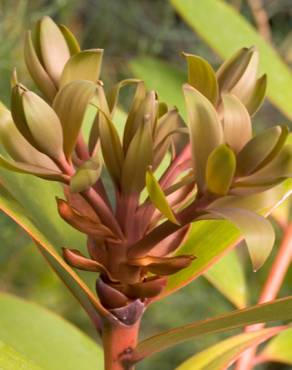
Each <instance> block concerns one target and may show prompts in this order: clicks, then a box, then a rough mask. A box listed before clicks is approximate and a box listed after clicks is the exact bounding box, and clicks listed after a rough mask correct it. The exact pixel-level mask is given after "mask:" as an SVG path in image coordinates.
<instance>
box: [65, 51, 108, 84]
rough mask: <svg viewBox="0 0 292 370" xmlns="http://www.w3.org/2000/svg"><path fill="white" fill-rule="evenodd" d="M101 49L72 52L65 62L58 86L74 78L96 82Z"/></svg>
mask: <svg viewBox="0 0 292 370" xmlns="http://www.w3.org/2000/svg"><path fill="white" fill-rule="evenodd" d="M102 56H103V49H92V50H83V51H80V52H79V53H77V54H74V55H73V56H72V57H71V58H70V59H69V60H68V62H67V63H66V65H65V67H64V70H63V73H62V76H61V81H60V87H63V86H65V85H66V84H67V83H69V82H72V81H76V80H88V81H92V82H97V81H98V80H99V76H100V69H101V63H102Z"/></svg>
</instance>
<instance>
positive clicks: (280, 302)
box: [132, 296, 292, 361]
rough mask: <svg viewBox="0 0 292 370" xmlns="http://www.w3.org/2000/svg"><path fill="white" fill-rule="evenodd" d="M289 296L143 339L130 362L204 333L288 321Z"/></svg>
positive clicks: (291, 300) (290, 312)
mask: <svg viewBox="0 0 292 370" xmlns="http://www.w3.org/2000/svg"><path fill="white" fill-rule="evenodd" d="M291 318H292V297H291V296H290V297H286V298H282V299H277V300H275V301H273V302H270V303H265V304H260V305H256V306H251V307H248V308H246V309H243V310H236V311H233V312H230V313H227V314H224V315H221V316H217V317H214V318H211V319H207V320H202V321H196V322H194V323H192V324H188V325H185V326H182V327H179V328H175V329H171V330H168V331H166V332H164V333H161V334H158V335H155V336H153V337H150V338H147V339H145V340H144V341H142V342H141V343H139V344H138V346H137V347H136V349H135V350H134V352H133V356H132V361H141V360H142V359H144V358H145V357H149V356H151V355H153V354H154V353H157V352H160V351H163V350H165V349H167V348H170V347H173V346H175V345H177V344H179V343H183V342H186V341H189V340H192V339H195V338H198V337H200V336H201V335H204V334H211V333H219V332H224V331H227V330H231V329H236V328H241V327H244V326H246V325H250V324H256V323H261V322H271V321H279V320H291Z"/></svg>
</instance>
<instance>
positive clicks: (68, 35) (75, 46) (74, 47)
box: [58, 24, 80, 55]
mask: <svg viewBox="0 0 292 370" xmlns="http://www.w3.org/2000/svg"><path fill="white" fill-rule="evenodd" d="M58 27H59V29H60V31H61V32H62V34H63V36H64V38H65V40H66V42H67V45H68V48H69V50H70V54H71V55H74V54H77V53H79V52H80V46H79V43H78V41H77V40H76V38H75V36H74V35H73V33H72V32H71V31H70V30H69V28H67V27H66V26H64V25H63V24H59V25H58Z"/></svg>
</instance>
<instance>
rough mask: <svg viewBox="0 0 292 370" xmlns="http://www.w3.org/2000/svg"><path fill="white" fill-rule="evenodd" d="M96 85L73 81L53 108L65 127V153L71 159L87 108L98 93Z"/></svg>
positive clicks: (57, 98)
mask: <svg viewBox="0 0 292 370" xmlns="http://www.w3.org/2000/svg"><path fill="white" fill-rule="evenodd" d="M96 90H97V87H96V84H94V83H93V82H90V81H73V82H71V83H69V84H67V85H66V86H64V87H63V88H62V89H61V90H60V91H59V92H58V94H57V95H56V98H55V100H54V102H53V108H54V110H55V111H56V113H57V114H58V116H59V118H60V121H61V123H62V127H63V136H64V153H65V155H66V157H67V158H68V159H69V158H70V157H71V154H72V152H73V150H74V147H75V144H76V141H77V138H78V135H79V132H80V128H81V125H82V122H83V118H84V115H85V112H86V109H87V106H88V104H89V102H90V101H91V99H92V98H93V96H94V94H95V93H96Z"/></svg>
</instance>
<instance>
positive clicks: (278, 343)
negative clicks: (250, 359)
mask: <svg viewBox="0 0 292 370" xmlns="http://www.w3.org/2000/svg"><path fill="white" fill-rule="evenodd" d="M291 341H292V329H288V330H285V331H283V332H282V333H280V334H279V335H277V337H276V338H274V339H272V340H271V341H270V342H269V343H268V345H267V346H266V347H265V348H264V350H263V351H262V352H261V353H260V354H259V358H260V359H262V360H264V361H269V362H270V361H271V362H281V363H284V364H289V365H292V352H291Z"/></svg>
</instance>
